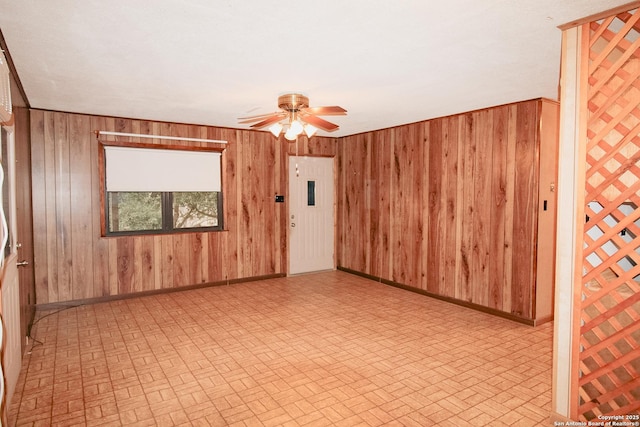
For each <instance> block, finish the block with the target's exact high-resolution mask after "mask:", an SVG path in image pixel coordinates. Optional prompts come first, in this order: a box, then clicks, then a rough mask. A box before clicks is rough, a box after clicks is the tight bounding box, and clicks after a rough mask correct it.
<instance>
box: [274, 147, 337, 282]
mask: <svg viewBox="0 0 640 427" xmlns="http://www.w3.org/2000/svg"><path fill="white" fill-rule="evenodd" d="M292 157H322V158H330V159H332V161H333V267H332V268H333V270H335V269H336V267H337V265H338V240H337V239H338V187H337V183H338V170H337V164H336V156H334V155H318V154H303V155H297V154H290V153H287V160H286V162H285V176H286V177H287V185H286V193H285V194H286V200H287V204H286V205H287V214H286V223H285V226H286V236H287V256H286V258H287V259H286V263H287V264H286V271H287V276H291V227H290V224H291V205H292V204H291V183H290V182H289V164H290V163H291V158H292ZM296 274H305V273H296Z"/></svg>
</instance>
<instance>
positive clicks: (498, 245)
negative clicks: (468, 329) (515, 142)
mask: <svg viewBox="0 0 640 427" xmlns="http://www.w3.org/2000/svg"><path fill="white" fill-rule="evenodd" d="M508 126H509V109H508V107H499V108H496V109H495V110H494V112H493V129H492V140H493V156H492V157H493V159H494V162H493V173H492V175H491V177H492V180H491V199H490V200H491V202H492V203H491V216H490V219H491V222H490V235H491V236H492V237H491V239H490V248H489V252H490V254H491V256H490V257H489V260H488V261H489V266H488V273H489V282H488V303H487V305H488V306H489V307H491V308H496V309H499V310H502V298H503V293H504V289H505V288H506V287H507V286H509V282H508V280H507V277H506V275H505V271H504V266H505V234H506V230H505V214H506V212H505V208H506V200H507V143H508V132H509V130H508Z"/></svg>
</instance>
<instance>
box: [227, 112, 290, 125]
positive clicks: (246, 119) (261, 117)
mask: <svg viewBox="0 0 640 427" xmlns="http://www.w3.org/2000/svg"><path fill="white" fill-rule="evenodd" d="M276 114H282V112H281V111H274V112H273V113H266V114H259V115H257V116H247V117H238V123H251V122H257V121H259V120H264V119H266V118H267V117H271V116H274V115H276Z"/></svg>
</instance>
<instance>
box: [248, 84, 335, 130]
mask: <svg viewBox="0 0 640 427" xmlns="http://www.w3.org/2000/svg"><path fill="white" fill-rule="evenodd" d="M278 107H279V108H280V110H281V111H276V112H274V113H269V114H261V115H258V116H250V117H241V118H239V119H238V120H239V123H242V124H245V123H253V122H257V123H254V124H252V125H251V128H253V129H262V128H265V127H267V126H269V131H271V133H272V134H273V135H274V136H275V137H276V138H277V137H278V136H279V135H280V132H282V130H283V129H284V128H285V127H286V128H287V130H286V132H285V134H284V137H285V138H286V139H288V140H289V141H295V140H296V139H297V137H298V136H299V135H300V134H302V132H304V133H305V134H306V135H307V137H309V138H311V137H312V136H313V135H314V134H315V133H316V132H317V130H318V129H322V130H325V131H327V132H332V131H334V130H336V129H338V125H336V124H335V123H331V122H329V121H327V120H325V119H322V118H320V117H318V116H344V115H345V114H347V110H345V109H344V108H342V107H338V106H335V105H334V106H329V107H309V98H307V97H306V96H304V95H301V94H299V93H288V94H286V95H281V96H279V97H278Z"/></svg>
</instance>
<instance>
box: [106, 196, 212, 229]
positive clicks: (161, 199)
mask: <svg viewBox="0 0 640 427" xmlns="http://www.w3.org/2000/svg"><path fill="white" fill-rule="evenodd" d="M107 195H108V197H107V202H108V207H107V209H108V215H109V216H108V218H109V221H108V232H109V233H122V232H136V231H147V232H149V231H160V232H169V231H171V230H175V229H189V228H210V227H218V226H219V225H220V224H219V221H218V203H219V193H218V192H174V193H161V192H108V193H107ZM163 207H164V208H163Z"/></svg>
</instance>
